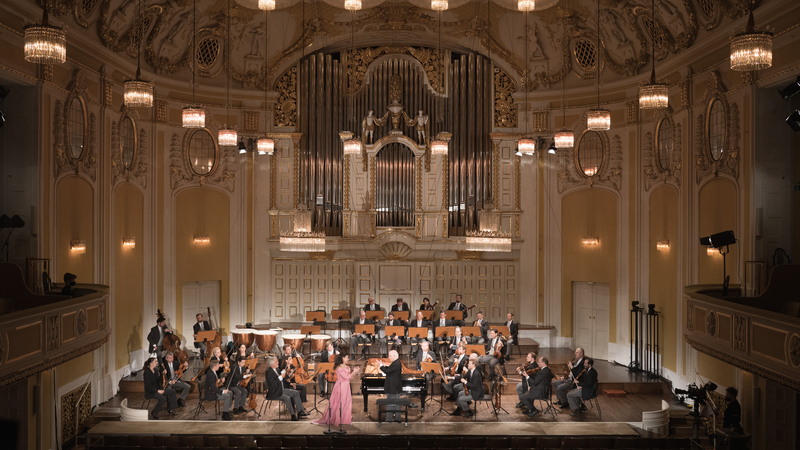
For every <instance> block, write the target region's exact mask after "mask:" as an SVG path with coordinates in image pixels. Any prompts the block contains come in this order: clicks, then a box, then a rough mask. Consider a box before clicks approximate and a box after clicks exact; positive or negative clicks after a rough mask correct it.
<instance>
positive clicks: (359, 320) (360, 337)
mask: <svg viewBox="0 0 800 450" xmlns="http://www.w3.org/2000/svg"><path fill="white" fill-rule="evenodd" d="M356 325H375V322H373V321H372V320H371V319H367V312H366V311H364V310H363V309H361V310H359V311H358V317H356V318H355V319H353V329H352V330H351V331H352V333H353V335H352V336H353V337H352V340H353V341H354V343H355V344H356V345H354V346H352V347H351V348H356V347H358V344H368V343H370V342H372V339H373V338H374V337H375V334H374V333H373V334H365V333H361V334H355V332H356ZM366 354H367V346H366V345H363V346H361V356H365V355H366Z"/></svg>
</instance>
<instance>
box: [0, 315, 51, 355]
mask: <svg viewBox="0 0 800 450" xmlns="http://www.w3.org/2000/svg"><path fill="white" fill-rule="evenodd" d="M59 318H60V316H59V315H58V314H55V315H53V316H49V317H47V346H46V348H47V351H48V352H49V351H51V350H55V349H57V348H58V347H59V346H60V343H61V331H60V330H61V321H60V320H59ZM1 353H2V349H0V354H1ZM2 361H3V358H2V355H0V362H2Z"/></svg>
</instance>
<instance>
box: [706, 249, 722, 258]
mask: <svg viewBox="0 0 800 450" xmlns="http://www.w3.org/2000/svg"><path fill="white" fill-rule="evenodd" d="M706 253H708V254H709V255H710V256H714V255H719V250H717V249H715V248H714V247H708V248H706Z"/></svg>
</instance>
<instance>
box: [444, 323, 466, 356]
mask: <svg viewBox="0 0 800 450" xmlns="http://www.w3.org/2000/svg"><path fill="white" fill-rule="evenodd" d="M447 344H448V345H447V347H448V350H449V354H451V355H453V356H452V357H451V358H450V361H451V362H452V361H453V359H455V357H456V350H457V349H458V346H459V345H463V346H465V345H467V338H466V337H464V335H463V334H461V327H456V334H455V336H449V337H448V338H447Z"/></svg>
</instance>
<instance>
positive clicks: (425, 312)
mask: <svg viewBox="0 0 800 450" xmlns="http://www.w3.org/2000/svg"><path fill="white" fill-rule="evenodd" d="M417 312H418V313H422V318H424V319H425V320H431V319H432V318H433V310H430V309H428V310H424V309H418V310H417ZM414 314H416V313H414ZM414 317H417V316H416V315H415V316H414Z"/></svg>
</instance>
